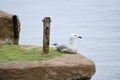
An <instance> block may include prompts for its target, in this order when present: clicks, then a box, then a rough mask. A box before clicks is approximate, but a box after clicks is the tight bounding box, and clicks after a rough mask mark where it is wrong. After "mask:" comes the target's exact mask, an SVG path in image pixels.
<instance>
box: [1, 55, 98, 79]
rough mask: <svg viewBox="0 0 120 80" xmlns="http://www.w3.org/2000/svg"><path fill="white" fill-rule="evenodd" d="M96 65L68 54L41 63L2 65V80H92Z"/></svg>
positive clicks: (79, 56) (80, 57)
mask: <svg viewBox="0 0 120 80" xmlns="http://www.w3.org/2000/svg"><path fill="white" fill-rule="evenodd" d="M95 70H96V69H95V64H94V62H93V61H91V60H89V59H87V58H86V57H84V56H82V55H80V54H66V55H64V56H62V57H60V58H55V59H52V60H49V61H41V62H31V61H27V62H18V61H14V62H8V63H1V64H0V80H90V78H91V77H92V75H94V73H95Z"/></svg>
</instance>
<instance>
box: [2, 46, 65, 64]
mask: <svg viewBox="0 0 120 80" xmlns="http://www.w3.org/2000/svg"><path fill="white" fill-rule="evenodd" d="M49 52H50V53H49V54H48V55H42V48H41V47H37V48H32V49H26V48H23V47H20V46H17V45H2V46H0V62H8V61H41V60H49V59H52V58H55V57H59V56H62V55H64V54H63V53H60V52H58V51H56V50H55V49H54V48H50V51H49Z"/></svg>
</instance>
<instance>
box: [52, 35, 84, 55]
mask: <svg viewBox="0 0 120 80" xmlns="http://www.w3.org/2000/svg"><path fill="white" fill-rule="evenodd" d="M77 38H82V37H81V36H79V35H77V34H72V35H71V36H70V43H69V46H66V45H59V44H57V43H54V44H52V45H54V46H55V47H56V49H57V50H58V51H59V52H63V53H71V54H75V53H77V48H76V43H75V40H76V39H77Z"/></svg>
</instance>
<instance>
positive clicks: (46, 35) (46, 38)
mask: <svg viewBox="0 0 120 80" xmlns="http://www.w3.org/2000/svg"><path fill="white" fill-rule="evenodd" d="M42 21H43V54H48V53H49V42H50V22H51V19H50V17H45V18H44V19H43V20H42Z"/></svg>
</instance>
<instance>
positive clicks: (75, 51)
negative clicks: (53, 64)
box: [61, 48, 77, 54]
mask: <svg viewBox="0 0 120 80" xmlns="http://www.w3.org/2000/svg"><path fill="white" fill-rule="evenodd" d="M61 52H64V53H70V54H75V53H77V50H73V49H70V48H65V49H62V51H61Z"/></svg>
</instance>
